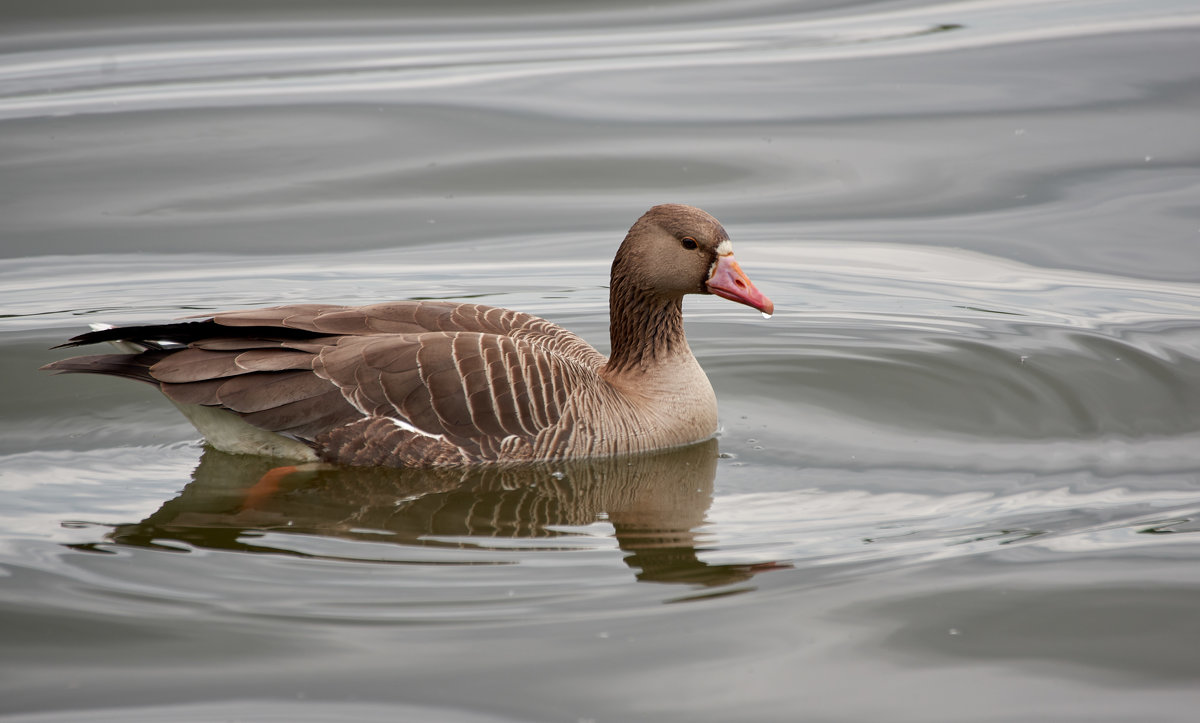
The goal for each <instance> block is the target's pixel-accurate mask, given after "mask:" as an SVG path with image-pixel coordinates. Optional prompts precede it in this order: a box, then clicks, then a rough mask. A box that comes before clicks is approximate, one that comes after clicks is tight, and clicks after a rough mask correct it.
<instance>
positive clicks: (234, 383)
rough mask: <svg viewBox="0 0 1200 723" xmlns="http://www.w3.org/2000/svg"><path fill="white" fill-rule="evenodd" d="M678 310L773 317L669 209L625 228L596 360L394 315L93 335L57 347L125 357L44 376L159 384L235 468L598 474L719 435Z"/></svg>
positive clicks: (334, 313)
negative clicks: (276, 462)
mask: <svg viewBox="0 0 1200 723" xmlns="http://www.w3.org/2000/svg"><path fill="white" fill-rule="evenodd" d="M688 294H713V295H716V296H720V297H723V298H725V299H729V300H731V301H735V302H739V303H741V304H745V305H748V306H751V307H753V308H755V309H758V310H759V311H761V312H762V313H763V314H764V315H765V316H769V315H770V314H772V313H773V311H774V304H773V303H772V302H771V300H770V299H768V298H767V297H766V296H765V295H764V294H763V293H762V292H760V291H759V290H758V289H757V288H756V287H755V286H754V284H753V283H752V282H751V281H750V279H749V277H747V275H746V274H745V273H744V272H743V271H742V269H741V267H740V266H738V263H737V262H736V261H735V260H734V256H733V248H732V243H731V241H730V239H729V235H728V234H727V233H726V232H725V229H724V228H723V227H722V226H721V224H720V223H719V222H718V221H717V220H716V219H715V218H713V217H712V216H710V215H709V214H708V213H706V212H704V211H702V210H700V209H698V208H694V207H691V206H685V205H679V204H665V205H660V206H655V207H653V208H651V209H650V210H649V211H647V212H646V213H645V214H644V215H643V216H642V217H641V218H639V219H638V220H637V222H636V223H634V224H633V226H632V227H631V228H630V229H629V233H628V234H627V235H626V236H625V240H624V241H623V242H622V244H621V245H620V247H619V249H618V250H617V254H616V257H615V259H614V260H613V263H612V272H611V282H610V286H609V316H610V318H609V336H610V354H609V356H608V357H607V358H606V357H605V356H604V355H603V354H601V353H600V352H598V351H597V350H596V349H594V348H593V347H592V346H591V345H589V344H588V343H587V342H585V341H584V340H583V339H582V338H580V337H579V336H576V335H575V334H573V333H571V332H570V331H567V330H566V329H563V328H562V327H560V326H557V325H556V324H553V323H551V322H549V321H546V320H545V319H541V318H539V317H536V316H532V315H530V314H525V313H521V312H517V311H512V310H509V309H503V308H498V307H493V306H485V305H482V304H472V303H456V302H449V301H395V302H385V303H379V304H372V305H368V306H338V305H332V304H293V305H287V306H275V307H270V308H262V309H251V310H241V311H228V312H221V313H216V314H212V315H205V316H204V318H199V317H192V319H191V320H183V321H177V322H173V323H167V324H156V325H146V326H128V327H107V328H100V329H96V330H93V331H91V332H89V333H84V334H81V335H79V336H76V337H74V338H72V339H71V340H69V341H68V342H66V343H65V344H62V345H60V347H76V346H80V345H84V344H93V343H97V342H110V343H112V344H114V345H115V346H117V347H118V349H120V350H122V351H123V352H124V353H120V354H100V355H94V356H83V357H74V358H69V359H63V360H60V361H56V362H53V363H50V364H47V365H46V366H44V367H42V369H44V370H49V371H55V372H83V373H94V374H107V375H113V376H118V377H126V378H130V379H135V380H138V381H142V382H148V383H150V384H153V385H155V386H157V387H158V388H159V389H160V390H161V391H162V393H163V394H164V395H165V396H166V397H167V399H168V400H170V401H171V402H173V403H174V404H175V405H176V406H177V407H178V408H179V409H180V411H182V412H183V414H184V415H185V416H186V417H187V418H188V419H189V421H191V423H192V424H193V425H194V426H195V427H196V428H197V429H198V430H199V431H200V433H201V434H202V435H203V436H204V437H205V439H206V440H207V442H208V443H209V444H210V445H211V446H213V447H214V448H216V449H218V450H221V451H224V452H231V453H235V454H258V455H266V456H272V457H278V458H283V459H286V460H292V461H297V462H324V463H332V464H335V465H348V466H366V467H383V466H387V467H437V466H474V465H487V464H508V463H523V462H533V461H546V460H561V459H567V458H584V457H604V456H612V455H617V454H626V453H637V452H646V451H651V450H657V449H665V448H669V447H677V446H682V445H686V444H691V443H694V442H698V441H701V440H705V439H707V438H709V437H711V436H713V435H714V434H715V432H716V429H717V402H716V396H715V395H714V393H713V389H712V386H711V384H710V383H709V381H708V377H707V376H706V375H705V373H704V371H703V369H701V368H700V364H699V363H698V362H697V361H696V358H695V357H694V356H693V355H692V351H691V349H690V348H689V347H688V343H687V339H686V338H685V336H684V330H683V313H682V308H683V297H684V296H686V295H688ZM56 348H59V347H56Z"/></svg>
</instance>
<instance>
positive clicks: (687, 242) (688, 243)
mask: <svg viewBox="0 0 1200 723" xmlns="http://www.w3.org/2000/svg"><path fill="white" fill-rule="evenodd" d="M679 243H681V244H683V247H684V248H685V249H687V250H688V251H691V250H692V249H695V248H696V247H698V246H699V245H700V244H698V243H696V239H694V238H692V237H691V236H684V237H683V238H681V239H679Z"/></svg>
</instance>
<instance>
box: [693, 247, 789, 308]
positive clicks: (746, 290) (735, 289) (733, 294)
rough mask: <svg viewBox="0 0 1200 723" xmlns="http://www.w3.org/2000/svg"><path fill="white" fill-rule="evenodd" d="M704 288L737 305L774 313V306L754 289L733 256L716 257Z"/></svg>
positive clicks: (761, 293)
mask: <svg viewBox="0 0 1200 723" xmlns="http://www.w3.org/2000/svg"><path fill="white" fill-rule="evenodd" d="M705 286H706V287H707V288H708V290H709V291H710V292H711V293H714V294H716V295H717V296H720V297H722V298H725V299H729V300H730V301H736V302H738V303H739V304H745V305H746V306H753V307H754V308H755V309H758V310H759V311H761V312H762V313H764V314H768V315H770V314H773V313H775V304H774V303H773V302H772V301H771V300H770V299H768V298H767V297H766V296H765V295H764V294H763V292H761V291H759V290H758V289H756V288H754V284H753V282H751V281H750V277H749V276H746V272H745V271H742V267H741V266H738V264H737V262H736V261H734V260H733V254H725V255H724V256H718V257H717V263H715V264H713V270H712V274H710V275H709V277H708V281H707V282H706V283H705Z"/></svg>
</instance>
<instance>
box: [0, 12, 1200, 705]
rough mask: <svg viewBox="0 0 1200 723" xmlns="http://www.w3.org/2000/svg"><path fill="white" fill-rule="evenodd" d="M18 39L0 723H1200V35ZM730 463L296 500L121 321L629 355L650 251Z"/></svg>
mask: <svg viewBox="0 0 1200 723" xmlns="http://www.w3.org/2000/svg"><path fill="white" fill-rule="evenodd" d="M106 6H108V7H106V8H105V10H104V11H103V12H101V11H99V10H97V9H95V8H93V6H92V5H91V4H88V3H77V4H73V5H63V6H61V7H62V8H64V9H63V10H62V11H55V12H51V11H50V10H49V9H47V8H46V7H44V6H42V5H34V4H27V5H21V4H17V5H15V6H13V7H12V8H11V9H10V10H6V11H5V12H6V13H7V16H6V18H5V21H4V22H3V23H2V24H0V335H2V337H3V342H4V344H5V349H6V351H5V353H4V355H3V356H0V380H2V381H0V383H2V384H3V395H0V398H2V399H3V400H4V402H3V407H2V409H3V412H2V413H0V717H3V718H4V719H5V720H13V721H39V722H43V721H60V720H61V721H74V720H82V719H86V720H93V721H101V720H113V721H116V720H120V721H159V720H171V721H208V720H254V721H259V720H262V721H266V720H298V721H308V720H311V721H319V720H320V721H323V720H381V721H382V720H389V721H391V720H430V721H462V722H469V723H474V722H476V721H637V720H679V721H684V720H686V721H696V720H711V721H732V720H780V721H784V720H787V721H791V720H814V721H851V720H853V721H858V720H862V721H867V720H881V719H887V720H895V721H921V722H927V721H963V720H972V721H1008V720H1053V721H1128V720H1139V721H1191V720H1193V719H1194V718H1195V715H1196V710H1197V709H1200V687H1198V686H1197V684H1196V681H1197V680H1198V679H1200V652H1197V651H1198V650H1200V615H1197V612H1196V611H1197V610H1198V609H1200V565H1198V564H1197V563H1198V562H1200V546H1198V541H1200V536H1194V534H1195V533H1197V532H1200V521H1198V520H1200V205H1198V204H1197V199H1198V198H1200V133H1198V132H1197V129H1198V128H1200V126H1198V125H1197V122H1196V119H1197V118H1198V117H1200V10H1198V9H1197V8H1196V7H1195V4H1194V3H1189V2H1183V1H1182V0H1180V1H1178V2H1175V1H1172V0H1155V1H1153V2H1134V1H1133V0H1113V1H1111V2H1083V1H1082V0H1079V1H1067V2H1055V3H1046V2H1032V1H1031V2H1020V1H1005V2H999V1H986V0H985V1H982V2H968V3H941V4H938V3H931V2H826V3H787V2H766V1H764V2H751V3H739V4H737V5H733V4H718V3H702V2H667V3H658V4H655V5H653V6H645V5H642V4H638V3H604V4H593V3H576V4H571V5H566V6H564V5H561V4H558V3H542V2H523V3H518V4H510V5H509V6H508V7H506V8H505V9H504V10H503V11H500V10H497V9H496V8H495V7H494V6H493V5H492V4H489V3H470V4H467V5H462V4H459V5H457V6H456V7H455V9H454V10H453V11H450V10H447V9H446V8H445V7H444V6H443V5H442V4H435V3H411V4H406V7H405V8H403V9H396V8H393V7H392V6H391V5H390V4H384V3H370V2H358V3H348V4H341V5H340V6H339V8H338V9H333V8H332V7H331V6H326V4H324V3H297V4H292V5H291V6H290V7H289V9H287V10H286V11H285V10H284V9H282V8H280V7H279V6H277V5H275V4H273V3H215V4H214V3H208V4H206V5H205V6H204V7H203V8H198V7H193V6H188V5H185V4H182V3H167V4H163V3H140V2H133V1H129V0H127V1H125V2H119V3H106ZM662 202H684V203H692V204H695V205H698V206H701V207H703V208H705V209H706V210H708V211H710V212H712V213H713V214H714V215H716V216H717V217H718V218H720V219H721V220H722V221H723V222H724V224H725V226H726V228H727V229H728V231H729V232H730V234H731V235H732V236H733V239H734V244H735V248H736V250H737V255H738V258H739V261H740V262H741V264H742V266H743V268H745V269H746V271H747V273H748V274H749V275H750V276H751V278H753V279H754V281H755V283H756V284H757V285H758V286H759V288H761V289H762V290H763V291H764V292H765V293H766V294H768V295H769V296H770V297H771V298H772V299H773V300H774V301H775V304H776V310H777V313H776V314H775V316H774V318H772V319H770V320H763V319H762V318H760V317H759V315H758V314H757V313H756V312H753V311H752V310H749V309H747V308H745V307H741V306H736V305H733V304H729V303H727V302H724V301H722V300H720V299H716V298H712V297H707V298H689V300H688V301H687V303H686V304H685V312H686V315H687V330H688V337H689V341H690V344H691V346H692V348H693V350H694V351H695V352H696V355H697V357H698V358H699V359H700V361H701V364H702V365H703V366H704V368H705V369H706V371H707V372H708V374H709V377H710V379H711V380H712V382H713V386H714V388H715V389H716V392H717V396H718V399H719V401H720V409H721V431H720V433H719V435H718V437H717V439H716V440H715V441H711V442H709V443H706V444H701V445H697V446H695V447H691V448H687V449H684V450H673V451H670V452H667V453H663V454H658V455H650V456H647V457H639V458H635V459H632V460H605V461H593V462H585V463H570V464H560V465H552V466H546V467H535V468H532V469H528V470H522V471H508V472H498V471H495V470H492V471H473V472H467V473H462V472H433V473H431V472H419V471H403V472H395V471H393V472H382V471H372V470H341V471H324V472H313V473H309V474H304V475H296V476H293V477H289V478H287V479H286V480H285V481H284V483H283V484H282V486H281V488H280V489H278V490H276V491H274V493H271V494H268V493H266V492H265V491H264V489H263V487H262V486H261V484H260V483H259V481H260V479H261V478H262V477H263V475H264V474H265V473H267V472H268V471H269V470H270V469H271V468H272V467H273V466H274V463H273V462H272V461H271V460H267V459H259V458H245V457H237V456H230V455H224V454H221V453H219V452H216V451H214V450H211V449H206V448H204V447H203V446H202V445H201V444H200V443H199V440H198V439H197V435H196V433H195V431H194V430H193V429H192V428H191V427H190V426H188V424H187V423H186V422H185V421H184V420H183V419H182V417H180V416H179V415H178V413H177V412H175V410H174V409H173V408H172V407H171V406H170V405H169V404H167V403H165V402H164V401H163V400H162V399H161V396H160V395H159V394H158V393H157V392H156V391H154V390H152V389H149V388H146V387H144V386H141V385H136V384H133V383H130V382H125V381H121V380H112V379H103V378H88V377H82V376H71V377H67V376H58V377H55V376H50V375H46V374H39V373H38V372H36V371H35V370H36V368H37V367H38V366H40V365H41V364H44V363H46V362H49V361H52V360H54V359H57V358H61V357H62V356H65V355H66V354H68V353H69V351H67V350H49V347H51V346H53V345H55V344H58V343H60V342H61V341H63V340H65V339H66V338H68V337H70V336H73V335H75V334H77V333H79V332H80V331H83V330H85V329H86V327H87V324H88V323H93V322H105V323H112V324H132V323H147V322H153V321H161V320H165V319H172V318H177V317H180V316H185V315H189V314H199V313H204V312H207V311H213V310H218V309H230V308H239V307H248V306H256V305H273V304H281V303H292V302H300V301H322V302H332V303H353V304H358V303H373V302H376V301H381V300H387V299H414V298H444V299H463V300H470V301H473V302H478V303H488V304H495V305H499V306H506V307H512V308H517V309H520V310H522V311H528V312H531V313H535V314H539V315H542V316H545V317H547V318H549V319H551V320H553V321H555V322H557V323H560V324H562V325H564V326H566V327H568V328H570V329H572V330H574V331H577V332H578V333H580V334H581V335H582V336H584V337H585V338H587V339H588V340H590V341H592V342H593V343H595V344H596V345H597V347H598V348H600V349H601V350H605V349H606V347H607V301H606V299H607V288H606V284H607V273H608V264H609V263H610V261H611V258H612V254H613V253H614V251H615V248H616V246H617V244H618V243H619V241H620V239H621V238H622V236H623V234H624V232H625V230H626V229H627V228H628V227H629V225H630V224H631V223H632V222H633V221H634V220H635V219H636V218H637V216H638V215H640V214H641V213H642V212H643V211H644V210H645V209H646V208H648V207H649V206H651V205H653V204H656V203H662Z"/></svg>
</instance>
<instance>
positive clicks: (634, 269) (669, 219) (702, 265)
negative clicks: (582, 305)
mask: <svg viewBox="0 0 1200 723" xmlns="http://www.w3.org/2000/svg"><path fill="white" fill-rule="evenodd" d="M619 281H620V283H621V285H625V284H628V285H629V286H630V287H632V289H633V290H636V292H639V293H640V294H644V295H649V296H655V297H660V298H668V299H679V298H682V297H683V296H684V295H685V294H714V295H716V296H720V297H722V298H725V299H729V300H730V301H736V302H738V303H740V304H745V305H747V306H751V307H753V308H755V309H758V310H759V311H761V312H763V313H764V314H768V315H769V314H771V313H773V312H774V310H775V304H774V303H772V301H771V300H770V299H768V298H767V296H766V295H765V294H763V293H762V292H761V291H759V290H758V289H757V288H756V287H755V286H754V284H753V282H751V281H750V278H749V277H748V276H746V274H745V272H744V271H742V269H741V267H740V266H738V263H737V261H735V260H734V257H733V242H732V241H730V240H729V234H728V233H726V232H725V229H724V227H722V226H721V224H720V222H718V221H717V219H715V218H713V217H712V216H710V215H709V214H707V213H705V212H704V211H701V210H700V209H698V208H693V207H692V206H684V205H681V204H663V205H661V206H655V207H653V208H651V209H650V210H649V211H647V212H646V213H645V214H644V215H643V216H642V217H641V218H640V219H638V220H637V222H636V223H634V225H633V227H632V228H630V229H629V234H628V235H627V236H626V237H625V242H624V243H623V244H621V248H620V250H619V251H618V252H617V257H616V259H615V260H614V261H613V286H614V288H616V287H617V286H618V282H619Z"/></svg>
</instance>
